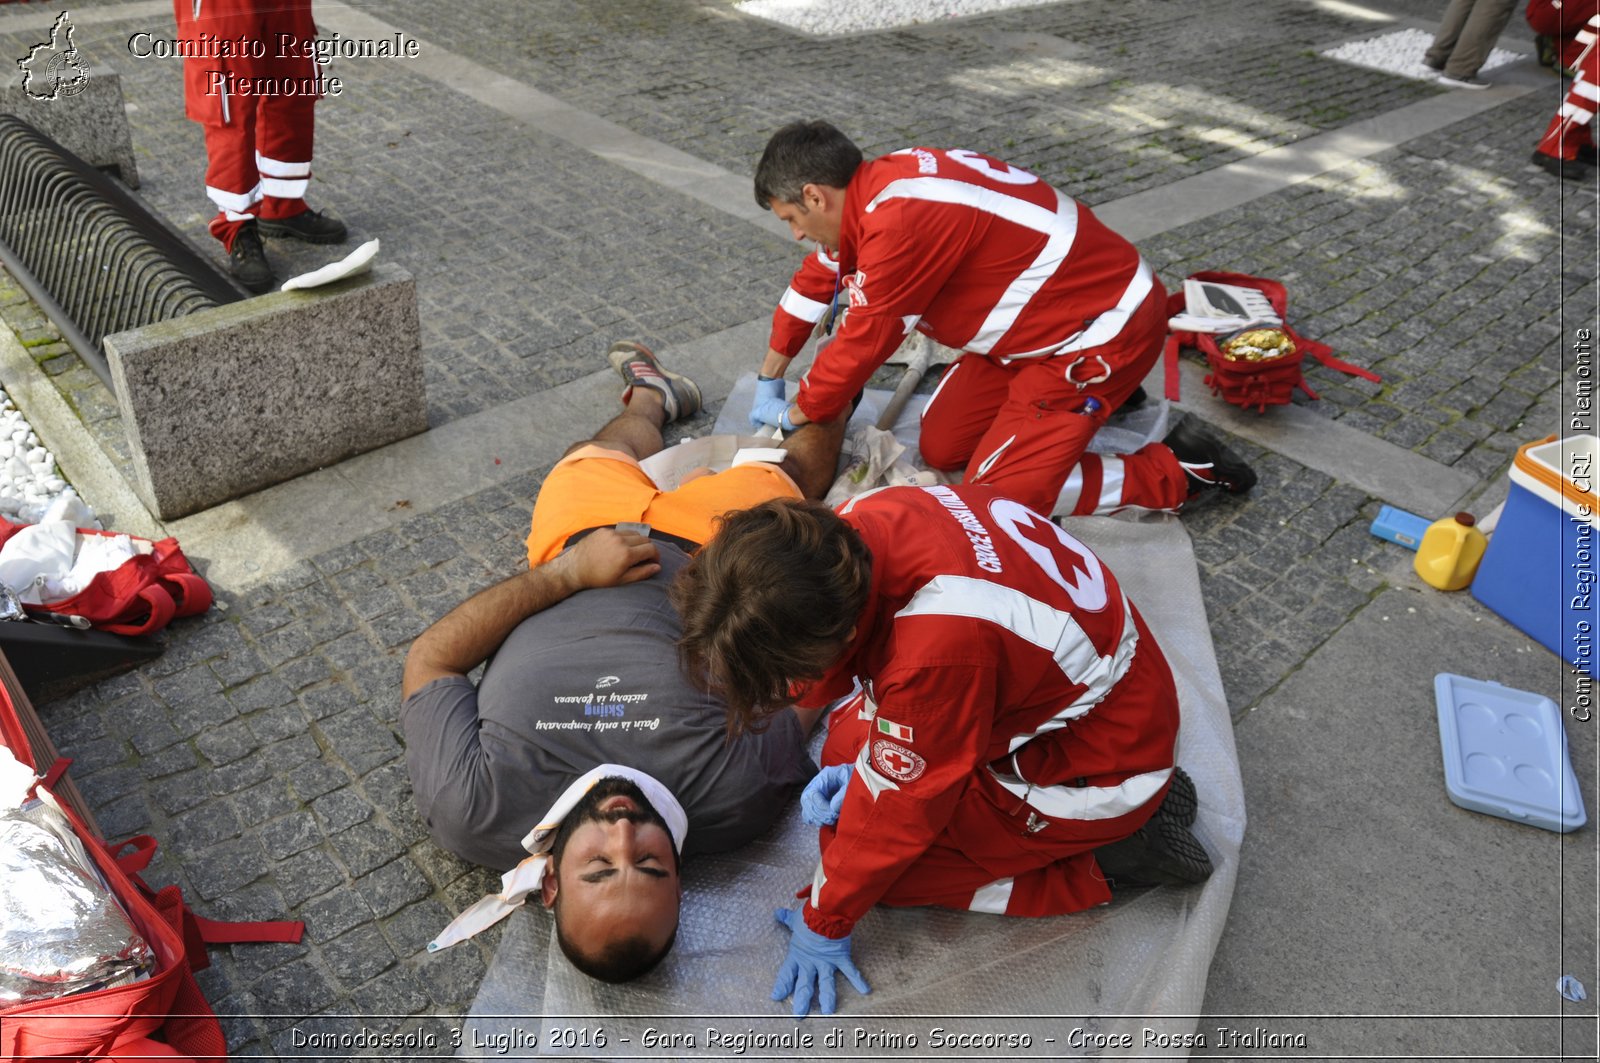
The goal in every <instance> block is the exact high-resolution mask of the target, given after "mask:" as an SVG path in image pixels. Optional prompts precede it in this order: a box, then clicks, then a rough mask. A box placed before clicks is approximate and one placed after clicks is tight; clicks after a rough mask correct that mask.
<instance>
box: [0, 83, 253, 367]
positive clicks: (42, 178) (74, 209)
mask: <svg viewBox="0 0 1600 1063" xmlns="http://www.w3.org/2000/svg"><path fill="white" fill-rule="evenodd" d="M0 263H4V264H5V267H6V269H8V270H9V271H10V272H11V273H12V275H14V276H15V277H16V278H17V282H18V283H19V284H21V285H22V287H23V289H24V290H25V291H27V293H28V294H29V296H31V297H32V298H33V300H34V301H35V302H36V303H38V304H39V306H40V308H41V309H42V310H43V311H44V312H45V314H46V315H47V316H48V317H49V318H50V320H51V321H52V322H53V323H54V324H55V326H56V327H57V328H58V329H60V330H61V335H62V336H63V337H64V338H65V339H66V340H67V342H68V343H70V344H71V345H72V347H73V349H74V350H75V351H77V352H78V356H79V357H80V358H82V359H83V361H84V364H85V365H87V366H89V368H91V369H93V370H94V372H95V373H96V375H98V376H99V377H100V379H101V380H102V381H104V382H105V384H106V386H107V387H108V388H109V387H111V373H110V369H109V367H108V366H107V365H106V358H105V354H104V351H103V348H102V345H101V341H102V340H104V339H105V338H106V337H107V336H110V335H113V334H115V333H118V332H124V331H127V330H128V329H134V328H138V327H140V326H142V325H149V324H152V323H154V322H157V321H168V320H171V319H173V318H176V317H182V316H183V315H185V314H192V313H194V312H195V311H196V310H203V309H206V308H208V307H213V306H220V305H222V304H224V303H232V302H237V301H238V300H240V299H243V298H246V295H247V293H246V292H245V291H244V290H243V289H242V288H239V287H238V286H237V285H235V284H234V282H233V280H232V279H231V278H230V277H228V276H227V275H226V274H225V273H223V272H222V271H221V270H219V269H217V268H216V267H215V266H214V265H212V264H211V263H210V262H208V261H207V260H206V259H204V258H202V257H201V256H200V255H199V254H197V253H196V252H195V251H194V249H193V248H191V247H190V246H189V245H188V243H186V242H185V241H184V239H183V237H181V236H179V235H178V234H177V233H175V232H173V231H172V230H171V229H169V228H168V227H167V225H166V223H165V222H163V221H162V220H161V219H160V218H158V217H156V216H155V215H154V214H152V213H150V211H149V210H148V209H146V208H145V206H144V205H143V204H141V203H140V202H139V201H138V200H137V199H135V198H133V196H132V195H130V194H129V193H128V192H127V191H126V190H125V189H124V188H122V187H121V186H120V185H119V184H117V183H116V181H114V180H113V179H112V178H110V177H108V176H106V175H105V174H103V173H101V172H100V171H99V170H96V169H95V168H94V167H92V166H90V165H89V164H88V163H86V162H84V161H83V160H82V159H80V158H78V157H77V156H76V155H74V154H72V153H71V152H69V151H67V150H66V149H65V148H63V147H61V145H59V144H57V143H56V142H55V141H53V140H51V139H50V138H49V137H47V136H45V135H44V134H43V133H40V132H39V131H38V130H37V129H35V128H34V127H33V126H31V125H29V124H28V123H27V122H25V121H23V120H22V119H20V118H18V117H16V116H15V115H0Z"/></svg>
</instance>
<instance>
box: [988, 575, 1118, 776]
mask: <svg viewBox="0 0 1600 1063" xmlns="http://www.w3.org/2000/svg"><path fill="white" fill-rule="evenodd" d="M1122 614H1123V620H1122V636H1121V638H1119V639H1118V640H1117V648H1116V651H1115V652H1113V653H1112V654H1111V656H1109V657H1098V656H1096V657H1094V659H1093V662H1092V664H1091V667H1090V668H1088V669H1086V671H1087V673H1088V674H1087V675H1085V676H1083V677H1080V678H1077V680H1076V681H1077V682H1079V683H1081V684H1083V688H1084V689H1083V693H1081V694H1079V695H1078V696H1077V698H1075V699H1074V700H1072V701H1071V702H1069V703H1067V704H1066V705H1063V706H1062V707H1061V708H1060V709H1058V710H1057V711H1056V714H1055V715H1054V716H1052V717H1051V718H1050V719H1048V720H1046V721H1045V722H1044V723H1042V724H1040V725H1039V726H1038V727H1036V728H1034V729H1033V730H1032V731H1029V732H1027V733H1025V734H1019V735H1013V736H1012V737H1011V741H1010V742H1008V743H1006V752H1007V753H1015V752H1016V751H1017V750H1018V749H1020V748H1022V747H1023V746H1025V745H1027V744H1028V743H1029V742H1031V741H1033V740H1034V739H1035V738H1038V737H1039V736H1040V735H1042V734H1045V733H1047V732H1049V731H1059V730H1060V729H1061V728H1063V727H1065V726H1067V724H1069V723H1071V722H1072V721H1073V720H1076V719H1077V718H1078V717H1079V716H1082V715H1084V714H1085V713H1087V712H1088V711H1089V710H1090V709H1092V708H1094V707H1095V706H1096V705H1098V704H1100V702H1101V701H1103V700H1105V696H1106V695H1107V694H1109V693H1110V692H1111V688H1112V687H1114V686H1116V685H1117V682H1118V681H1119V680H1121V679H1122V677H1123V676H1125V675H1127V674H1128V669H1129V667H1131V666H1132V664H1133V655H1134V653H1135V652H1136V651H1137V650H1138V648H1139V629H1138V628H1137V627H1135V626H1134V623H1133V610H1132V608H1131V607H1129V605H1128V596H1127V595H1126V594H1124V595H1123V596H1122ZM1085 643H1087V640H1085ZM1089 650H1090V653H1092V652H1093V647H1090V648H1089ZM1057 660H1058V661H1059V660H1060V657H1057ZM1062 671H1064V672H1065V671H1066V669H1065V668H1063V669H1062ZM1067 674H1068V677H1069V678H1073V676H1072V673H1070V672H1068V673H1067Z"/></svg>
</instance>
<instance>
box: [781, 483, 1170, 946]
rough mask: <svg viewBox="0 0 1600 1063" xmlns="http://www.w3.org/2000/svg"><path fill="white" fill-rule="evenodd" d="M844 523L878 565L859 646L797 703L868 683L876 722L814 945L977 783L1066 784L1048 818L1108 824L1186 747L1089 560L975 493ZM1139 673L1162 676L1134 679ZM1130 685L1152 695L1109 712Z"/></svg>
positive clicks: (947, 495) (1115, 589) (924, 844)
mask: <svg viewBox="0 0 1600 1063" xmlns="http://www.w3.org/2000/svg"><path fill="white" fill-rule="evenodd" d="M841 512H842V515H843V516H844V518H845V519H846V520H847V521H849V522H850V523H851V524H852V525H853V526H854V527H855V528H856V530H857V531H859V532H860V533H861V535H862V537H863V538H864V539H865V540H866V543H867V546H868V548H869V549H870V550H871V551H872V558H873V571H872V589H871V593H870V597H869V602H868V605H867V607H866V609H865V611H864V612H863V614H862V617H861V620H860V622H859V623H858V625H857V636H856V639H855V641H854V642H853V643H852V645H851V646H850V648H849V649H848V650H847V651H846V653H845V656H844V657H843V658H842V659H841V660H840V661H839V663H837V664H836V665H835V666H834V667H833V669H832V670H830V671H829V673H828V674H827V675H825V676H824V677H823V678H822V679H821V680H819V681H818V682H817V684H816V685H815V686H814V687H813V688H812V689H811V690H810V691H809V692H808V694H807V697H806V698H805V701H806V702H807V703H809V704H812V705H817V704H825V703H826V702H828V701H831V700H832V699H834V698H836V697H839V696H842V695H843V694H845V693H847V692H849V691H850V689H851V688H852V686H853V685H854V682H855V677H860V680H861V682H862V683H863V684H864V686H865V688H866V692H867V695H868V697H867V700H866V705H865V710H864V711H875V719H874V721H873V723H872V724H871V725H870V727H869V729H868V730H867V732H866V733H867V735H868V737H867V740H866V742H865V743H864V744H863V746H862V747H861V749H860V751H859V753H858V755H857V757H856V761H855V772H854V774H853V775H852V777H851V780H850V784H849V789H848V791H847V794H846V797H845V802H844V805H843V808H842V810H841V813H840V817H839V822H838V826H837V831H836V834H835V835H834V838H833V840H832V842H831V844H829V845H828V846H827V848H826V849H825V851H824V853H823V856H822V862H821V865H820V868H819V871H818V876H817V879H816V881H815V883H814V884H813V888H812V893H811V901H810V903H809V904H807V905H806V908H805V917H806V922H807V925H809V926H810V927H811V929H813V930H815V931H817V932H818V933H821V934H824V935H826V936H829V937H841V936H843V935H844V934H847V933H849V932H850V928H851V927H852V926H853V925H854V924H855V922H856V920H858V919H860V918H861V916H862V915H864V914H865V913H866V912H867V910H868V909H869V908H871V907H872V906H873V905H874V904H875V903H877V901H878V900H879V898H880V897H882V896H883V895H884V892H885V891H886V890H887V889H888V888H889V887H890V886H891V885H892V884H893V883H894V882H895V880H896V879H898V878H899V877H900V876H901V875H902V874H904V873H905V872H906V871H907V869H908V868H910V867H911V866H912V865H913V864H914V863H915V862H916V861H917V859H918V857H919V856H921V855H922V853H923V852H924V851H925V850H926V849H927V848H928V847H929V846H930V845H931V844H932V843H933V842H934V840H935V839H936V838H938V837H939V835H940V833H941V832H942V831H944V830H945V828H946V826H947V825H948V824H949V823H950V821H951V817H952V815H953V814H954V813H955V810H956V807H957V805H958V803H959V802H960V801H961V799H962V797H963V794H964V793H965V792H966V791H967V790H968V788H969V787H973V786H976V785H979V782H980V779H979V776H985V778H983V779H982V780H981V781H982V783H983V785H985V786H988V787H991V788H992V787H993V786H994V784H995V780H996V779H998V778H1001V777H1002V776H1005V777H1009V776H1011V775H1013V774H1015V775H1017V776H1019V777H1020V778H1023V779H1027V780H1029V781H1031V782H1032V783H1033V784H1035V785H1037V786H1047V785H1052V784H1057V783H1065V782H1068V781H1070V783H1071V787H1062V788H1058V789H1059V790H1060V792H1062V793H1063V794H1065V795H1066V796H1067V797H1068V801H1069V804H1070V807H1052V808H1051V809H1050V811H1049V813H1048V814H1049V815H1050V816H1051V817H1053V818H1055V819H1057V820H1067V821H1071V820H1074V819H1076V820H1082V821H1089V822H1095V823H1105V822H1107V821H1110V820H1112V819H1116V818H1118V817H1121V816H1124V815H1127V814H1128V813H1130V812H1133V811H1135V810H1137V809H1140V808H1143V807H1145V806H1146V805H1148V804H1149V802H1150V801H1151V800H1152V799H1153V798H1154V797H1155V796H1156V795H1157V794H1158V793H1161V792H1164V790H1165V787H1166V784H1167V780H1168V778H1169V777H1170V775H1171V769H1172V764H1173V746H1174V743H1175V741H1176V737H1177V730H1178V707H1177V700H1176V697H1175V696H1174V695H1173V694H1172V692H1171V691H1172V687H1171V675H1170V672H1169V671H1168V669H1167V667H1166V663H1165V660H1164V659H1163V658H1162V657H1161V651H1160V648H1159V647H1157V646H1156V645H1155V642H1154V640H1153V639H1149V638H1147V637H1141V634H1140V631H1139V628H1140V627H1141V626H1142V625H1141V624H1140V623H1139V622H1137V621H1136V619H1135V617H1136V614H1135V612H1134V609H1133V606H1132V604H1131V603H1129V601H1128V599H1127V598H1126V596H1125V595H1124V594H1123V593H1122V589H1121V588H1120V587H1119V586H1118V585H1117V581H1116V579H1115V578H1114V577H1113V576H1112V574H1111V573H1110V572H1109V571H1108V570H1107V569H1106V568H1105V567H1104V566H1103V565H1101V563H1100V561H1099V560H1098V559H1097V558H1096V557H1095V556H1094V554H1093V553H1091V552H1090V551H1089V549H1088V548H1087V547H1085V546H1084V545H1083V544H1081V543H1079V542H1077V541H1076V540H1075V539H1073V538H1072V537H1071V536H1070V535H1068V534H1067V533H1065V532H1063V531H1062V530H1061V529H1060V528H1058V527H1057V526H1056V525H1054V524H1052V523H1050V521H1049V520H1047V519H1046V518H1044V517H1042V516H1040V515H1039V514H1037V513H1034V512H1033V511H1031V510H1029V509H1027V508H1025V507H1024V506H1022V505H1021V504H1020V503H1018V502H1014V501H1012V500H1010V499H1006V498H1002V497H1000V496H998V495H996V494H995V493H994V492H993V491H992V490H989V489H986V488H979V487H954V488H951V487H933V488H926V489H923V488H911V487H905V488H889V489H886V490H883V491H880V492H877V493H873V494H868V495H863V496H861V497H859V498H857V499H855V500H853V501H852V502H850V503H847V504H846V506H845V507H844V508H843V509H842V511H841ZM1135 655H1140V656H1144V655H1154V656H1153V658H1152V661H1153V662H1155V663H1157V664H1158V665H1159V667H1143V668H1140V669H1138V670H1136V671H1135V675H1134V677H1130V676H1129V672H1130V669H1131V668H1132V665H1133V662H1134V658H1135ZM1139 676H1146V677H1148V679H1138V677H1139ZM1135 681H1138V682H1146V683H1147V684H1148V685H1150V686H1151V687H1152V688H1154V687H1157V686H1159V687H1160V688H1161V692H1160V693H1158V695H1157V696H1151V697H1140V696H1124V695H1125V694H1131V693H1132V692H1125V691H1122V690H1120V689H1118V696H1117V697H1113V698H1111V700H1110V701H1109V702H1108V701H1107V698H1108V696H1109V695H1111V694H1112V692H1113V689H1115V688H1118V684H1119V683H1120V684H1123V685H1124V686H1133V685H1134V683H1135ZM1163 684H1164V685H1163ZM1013 754H1015V756H1013ZM991 764H994V765H996V767H998V768H999V769H1000V774H999V775H996V774H995V773H994V772H991V770H990V765H991ZM1130 829H1131V828H1130ZM1027 844H1029V842H1028V839H1027V838H1026V837H1025V838H1022V839H1020V840H1019V839H1015V838H1010V837H1007V838H999V839H991V840H989V841H987V842H985V841H984V840H982V839H974V840H973V848H974V849H975V850H982V849H984V848H986V847H994V849H995V851H994V853H993V854H992V856H993V863H994V866H995V867H996V870H997V874H996V877H1000V875H1003V874H1008V873H1010V869H1009V868H1007V867H1005V866H1003V865H1004V864H1005V862H1006V861H1007V860H1009V859H1012V856H1011V855H1008V854H1007V852H1005V851H1003V850H1007V849H1013V848H1015V847H1016V846H1018V845H1027ZM1039 844H1041V845H1044V844H1054V843H1053V842H1049V841H1047V840H1046V837H1045V836H1041V837H1040V839H1039ZM973 855H974V859H976V860H978V861H979V862H980V863H986V864H987V863H989V862H990V860H989V858H988V857H987V856H986V855H985V854H984V853H983V852H974V854H973Z"/></svg>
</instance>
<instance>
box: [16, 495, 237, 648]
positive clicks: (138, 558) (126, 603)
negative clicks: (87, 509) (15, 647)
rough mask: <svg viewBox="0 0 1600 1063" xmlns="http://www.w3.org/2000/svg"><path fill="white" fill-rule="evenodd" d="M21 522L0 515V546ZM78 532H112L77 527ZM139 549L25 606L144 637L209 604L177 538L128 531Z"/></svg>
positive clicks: (116, 632)
mask: <svg viewBox="0 0 1600 1063" xmlns="http://www.w3.org/2000/svg"><path fill="white" fill-rule="evenodd" d="M26 527H28V525H26V524H13V523H11V522H10V521H8V520H5V519H4V518H0V546H4V545H5V543H6V541H7V540H8V539H10V538H11V537H12V536H13V535H15V534H16V533H17V532H19V531H21V530H22V529H23V528H26ZM78 534H79V535H103V536H115V535H118V534H121V533H119V532H114V531H100V530H98V529H94V528H79V529H78ZM129 538H130V539H132V540H133V541H134V543H135V544H136V545H138V546H139V547H140V549H141V551H143V550H146V548H147V549H148V552H141V553H138V554H135V555H134V556H133V557H130V558H129V559H128V560H126V561H124V562H123V563H122V564H121V565H119V566H118V567H117V568H115V569H112V570H111V571H110V572H101V573H99V574H97V575H96V576H95V577H94V578H93V579H91V580H90V581H89V585H88V586H86V587H84V588H83V590H81V591H79V592H78V593H77V594H74V595H72V596H71V597H69V598H62V599H60V600H58V601H52V602H49V603H47V604H45V605H25V606H24V608H25V609H27V610H28V611H29V612H32V613H60V614H63V615H66V616H81V617H83V618H84V619H85V620H87V621H89V623H90V624H91V625H92V626H93V627H96V628H98V629H100V630H101V631H109V632H111V633H112V634H114V635H148V634H150V633H151V632H153V631H160V630H161V629H162V628H164V627H166V626H167V625H168V624H169V623H171V622H172V620H173V618H174V617H179V616H195V615H197V614H200V613H203V612H205V611H206V610H207V609H210V608H211V602H212V593H211V586H210V584H208V583H206V581H205V580H203V579H201V578H200V577H199V576H198V575H196V574H195V571H194V569H192V568H190V567H189V559H188V558H186V557H184V556H183V550H182V549H180V548H179V546H178V540H176V539H173V538H166V539H161V540H150V539H141V538H140V537H139V536H137V535H130V536H129Z"/></svg>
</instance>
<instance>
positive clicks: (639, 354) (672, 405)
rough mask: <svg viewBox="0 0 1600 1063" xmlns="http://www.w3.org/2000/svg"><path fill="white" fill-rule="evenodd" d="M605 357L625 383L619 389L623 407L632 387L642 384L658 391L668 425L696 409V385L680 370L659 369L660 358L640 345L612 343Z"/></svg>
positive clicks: (697, 394)
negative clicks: (678, 371)
mask: <svg viewBox="0 0 1600 1063" xmlns="http://www.w3.org/2000/svg"><path fill="white" fill-rule="evenodd" d="M606 359H607V361H609V362H610V363H611V364H612V366H613V367H614V368H615V369H616V370H617V372H618V373H620V374H622V382H623V383H624V384H626V385H627V386H626V387H624V388H623V389H622V404H623V405H624V406H626V405H627V404H628V399H629V398H630V397H631V396H632V395H633V389H634V388H636V387H640V386H643V387H647V388H651V389H653V390H655V391H656V392H658V393H660V395H661V403H662V405H663V406H664V407H666V411H667V423H668V424H671V423H672V422H673V421H678V420H682V419H683V418H685V417H693V416H694V415H695V414H697V413H699V412H700V388H699V386H698V385H697V384H695V382H694V381H693V380H690V379H689V378H688V377H686V376H684V375H683V374H681V373H673V372H670V371H669V370H666V369H663V368H662V367H661V361H660V359H658V358H657V357H656V356H655V353H654V352H653V351H651V350H650V348H648V347H646V346H645V345H644V344H642V343H634V342H632V341H631V340H624V341H622V342H620V343H613V344H612V345H611V349H610V350H609V351H607V352H606Z"/></svg>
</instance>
